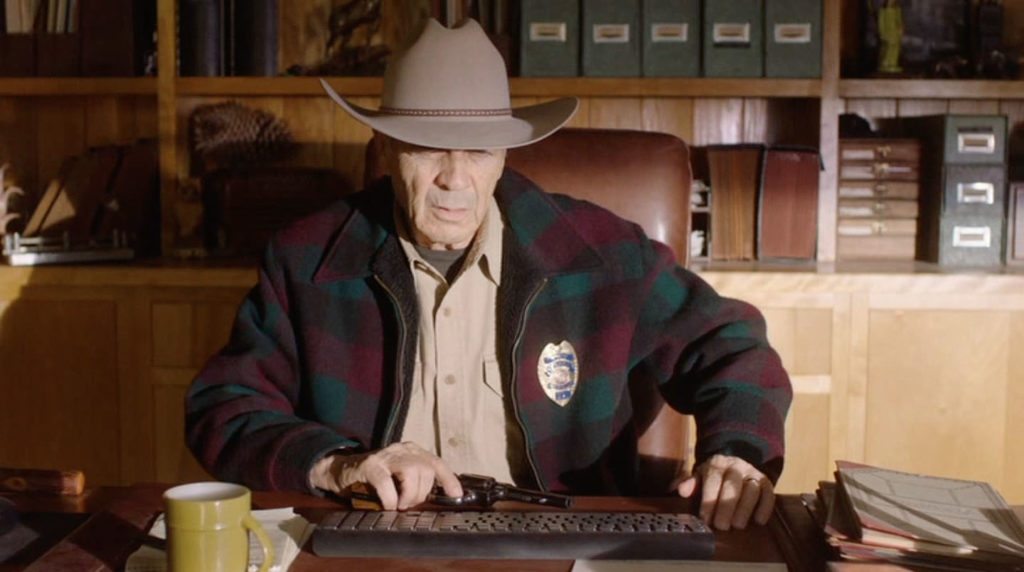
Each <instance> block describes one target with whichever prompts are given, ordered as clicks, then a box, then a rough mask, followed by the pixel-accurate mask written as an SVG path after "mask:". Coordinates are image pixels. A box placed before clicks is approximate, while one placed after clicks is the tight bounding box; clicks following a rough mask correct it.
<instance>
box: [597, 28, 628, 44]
mask: <svg viewBox="0 0 1024 572" xmlns="http://www.w3.org/2000/svg"><path fill="white" fill-rule="evenodd" d="M628 42H629V24H594V43H595V44H626V43H628Z"/></svg>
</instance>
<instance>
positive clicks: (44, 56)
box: [36, 32, 82, 77]
mask: <svg viewBox="0 0 1024 572" xmlns="http://www.w3.org/2000/svg"><path fill="white" fill-rule="evenodd" d="M80 40H81V36H79V35H78V34H50V33H44V32H40V33H38V34H36V75H38V76H44V77H75V76H79V75H81V73H82V66H81V57H80V54H81V53H82V46H81V42H80Z"/></svg>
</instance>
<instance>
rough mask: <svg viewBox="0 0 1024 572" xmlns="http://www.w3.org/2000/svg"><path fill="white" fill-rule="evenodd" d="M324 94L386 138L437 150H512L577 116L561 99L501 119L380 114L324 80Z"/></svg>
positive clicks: (571, 100)
mask: <svg viewBox="0 0 1024 572" xmlns="http://www.w3.org/2000/svg"><path fill="white" fill-rule="evenodd" d="M320 84H321V85H322V86H323V88H324V90H325V91H326V92H327V95H329V96H330V97H331V99H333V100H334V102H335V103H337V104H338V105H339V106H341V108H342V109H344V110H345V111H346V112H348V113H349V114H350V115H351V116H352V117H354V118H355V119H356V120H357V121H359V122H360V123H363V124H364V125H367V126H368V127H370V128H372V129H374V130H376V131H379V132H381V133H383V134H385V135H388V136H390V137H393V138H395V139H398V140H399V141H405V142H406V143H412V144H413V145H421V146H424V147H434V148H438V149H511V148H513V147H522V146H524V145H529V144H530V143H535V142H537V141H540V140H541V139H543V138H545V137H547V136H548V135H551V134H552V133H554V132H555V131H557V130H558V129H559V128H560V127H562V126H563V125H565V124H566V122H568V121H569V120H570V119H572V116H573V115H574V114H575V113H576V109H577V107H578V106H579V101H578V100H577V99H576V98H575V97H563V98H560V99H556V100H554V101H548V102H545V103H540V104H536V105H530V106H526V107H518V108H515V109H512V114H511V116H501V117H471V118H467V117H418V116H407V115H394V114H388V113H382V112H380V111H378V110H375V109H367V108H365V107H360V106H358V105H355V104H354V103H351V102H349V101H348V100H346V99H345V98H343V97H341V96H340V95H338V92H336V91H334V89H333V88H331V86H330V85H329V84H328V83H327V82H326V81H325V80H323V79H321V80H320Z"/></svg>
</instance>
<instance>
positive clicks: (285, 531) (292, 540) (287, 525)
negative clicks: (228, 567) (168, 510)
mask: <svg viewBox="0 0 1024 572" xmlns="http://www.w3.org/2000/svg"><path fill="white" fill-rule="evenodd" d="M252 515H253V517H255V518H256V520H257V521H258V522H259V523H260V524H261V525H263V530H265V531H267V536H268V537H270V543H271V545H272V546H273V547H274V563H273V564H272V565H271V566H270V572H286V571H287V570H288V567H289V566H291V564H292V562H293V561H294V560H295V558H296V557H298V555H299V552H300V551H301V549H302V545H303V544H305V543H306V539H308V538H309V535H310V534H311V533H312V532H313V528H314V525H313V524H311V523H310V522H309V521H307V520H306V519H305V518H303V517H302V516H301V515H299V514H298V513H296V512H295V509H293V508H276V509H266V510H254V511H252ZM149 536H150V537H151V538H153V539H155V540H156V541H158V542H155V543H154V544H157V543H159V541H161V540H165V539H166V538H167V522H166V520H165V518H164V514H163V513H161V514H160V515H158V516H157V517H156V520H154V521H153V526H152V527H150V529H149ZM261 564H263V549H262V548H261V547H260V543H259V541H258V540H257V539H256V536H255V535H253V534H250V535H249V571H250V572H255V571H256V570H258V569H259V567H260V565H261ZM124 570H125V572H164V571H165V570H167V554H166V552H165V551H164V550H163V549H161V548H157V547H156V546H152V545H151V544H150V543H143V545H142V546H141V547H140V548H139V549H138V550H136V551H135V552H133V553H132V554H131V555H130V556H129V557H128V560H127V562H125V566H124Z"/></svg>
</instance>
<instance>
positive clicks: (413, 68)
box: [320, 19, 578, 149]
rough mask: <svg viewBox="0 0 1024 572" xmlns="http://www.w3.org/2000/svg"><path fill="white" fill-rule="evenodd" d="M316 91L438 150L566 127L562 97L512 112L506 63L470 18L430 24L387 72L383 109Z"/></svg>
mask: <svg viewBox="0 0 1024 572" xmlns="http://www.w3.org/2000/svg"><path fill="white" fill-rule="evenodd" d="M320 83H321V85H323V88H324V90H326V91H327V94H328V95H330V96H331V99H333V100H334V101H335V102H336V103H337V104H338V105H340V106H341V107H342V108H343V109H344V110H345V111H347V112H348V113H349V114H350V115H352V116H353V117H354V118H355V119H356V120H358V121H360V122H362V123H364V124H366V125H368V126H369V127H371V128H373V129H374V130H376V131H379V132H381V133H384V134H385V135H388V136H391V137H393V138H395V139H398V140H400V141H405V142H406V143H412V144H414V145H421V146H424V147H434V148H438V149H500V148H511V147H521V146H523V145H528V144H530V143H533V142H535V141H539V140H541V139H543V138H545V137H547V136H548V135H550V134H551V133H553V132H555V131H556V130H557V129H558V128H559V127H561V126H562V125H564V124H565V122H567V121H569V119H570V118H571V117H572V115H573V114H574V113H575V112H576V107H577V105H578V102H577V100H576V98H574V97H566V98H561V99H557V100H554V101H549V102H547V103H541V104H538V105H531V106H528V107H519V108H516V109H512V105H511V102H510V99H509V89H508V77H507V76H506V75H505V63H504V61H503V60H502V58H501V54H499V53H498V50H497V48H495V47H494V44H492V43H491V41H490V40H489V39H488V38H487V35H486V34H485V33H484V31H483V29H482V28H481V27H480V24H478V23H477V22H476V21H475V20H466V21H465V23H464V24H463V25H461V26H460V27H458V28H452V29H449V28H445V27H444V26H442V25H441V24H440V23H439V22H438V21H437V20H434V19H430V20H429V21H428V22H427V24H426V26H425V27H424V29H423V33H422V34H421V35H420V37H419V38H418V39H417V40H416V42H415V43H413V44H412V45H411V46H410V47H409V49H408V50H406V51H405V52H403V53H401V54H398V55H396V56H395V57H394V58H393V59H392V60H391V61H390V62H389V63H388V67H387V70H386V71H385V72H384V90H383V92H382V93H381V98H380V99H381V103H380V108H379V109H376V110H373V109H366V108H363V107H360V106H358V105H355V104H353V103H351V102H349V101H347V100H345V99H344V98H343V97H341V96H340V95H338V93H337V92H336V91H334V90H333V89H332V88H331V86H330V85H329V84H328V83H327V81H325V80H324V79H323V78H321V79H320Z"/></svg>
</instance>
